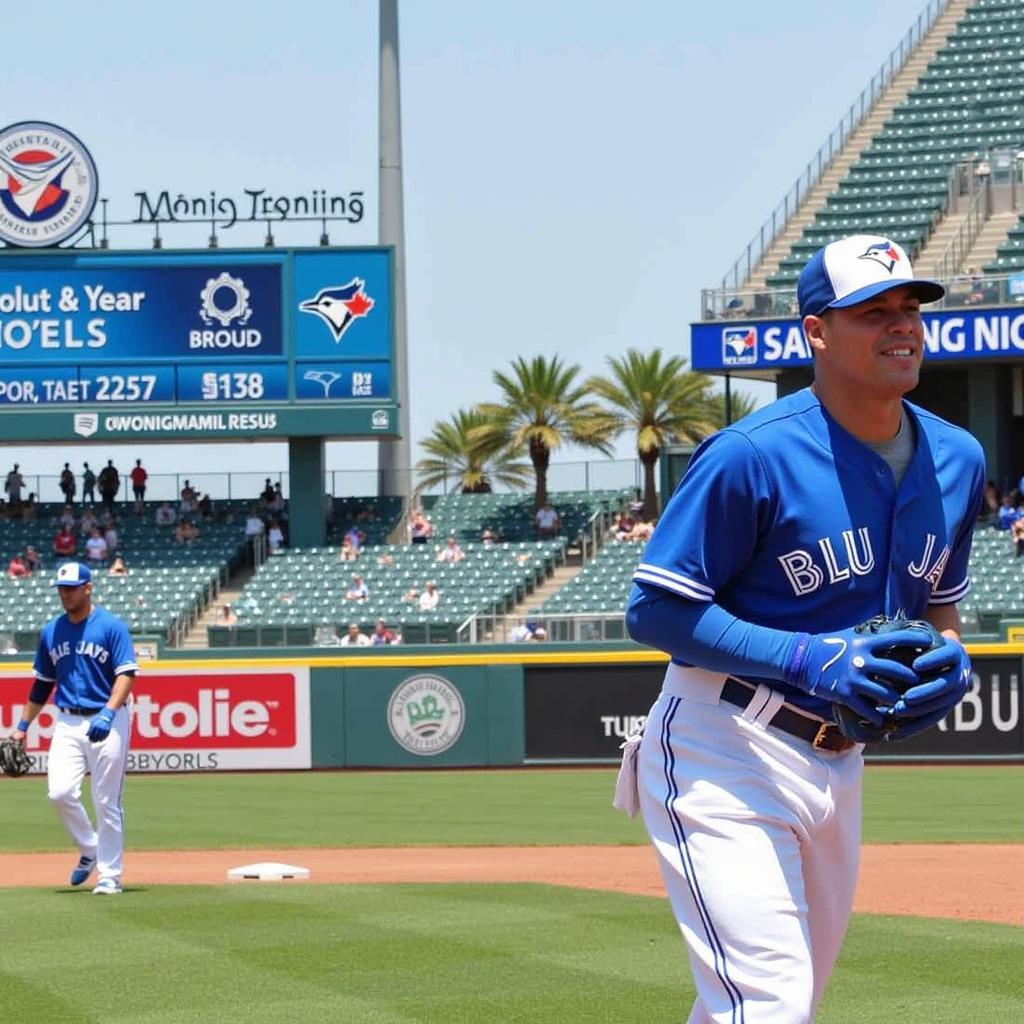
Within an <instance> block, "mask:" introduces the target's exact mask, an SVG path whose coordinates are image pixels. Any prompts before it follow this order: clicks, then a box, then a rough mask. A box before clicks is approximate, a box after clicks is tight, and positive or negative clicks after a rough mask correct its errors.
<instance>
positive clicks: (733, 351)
mask: <svg viewBox="0 0 1024 1024" xmlns="http://www.w3.org/2000/svg"><path fill="white" fill-rule="evenodd" d="M722 362H723V363H724V364H725V365H726V366H742V365H744V364H746V363H756V362H757V328H756V327H725V328H723V329H722Z"/></svg>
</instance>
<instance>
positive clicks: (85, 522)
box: [78, 505, 99, 537]
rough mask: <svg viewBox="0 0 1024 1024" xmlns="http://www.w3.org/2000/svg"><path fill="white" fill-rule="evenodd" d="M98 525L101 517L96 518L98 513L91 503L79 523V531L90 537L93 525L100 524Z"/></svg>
mask: <svg viewBox="0 0 1024 1024" xmlns="http://www.w3.org/2000/svg"><path fill="white" fill-rule="evenodd" d="M98 525H99V519H97V518H96V513H95V512H94V511H93V507H92V505H90V506H89V507H88V508H87V509H86V510H85V511H84V512H83V513H82V520H81V522H80V523H79V524H78V532H79V533H80V534H81V535H82V536H83V537H88V536H89V535H90V534H91V533H92V531H93V527H94V526H98Z"/></svg>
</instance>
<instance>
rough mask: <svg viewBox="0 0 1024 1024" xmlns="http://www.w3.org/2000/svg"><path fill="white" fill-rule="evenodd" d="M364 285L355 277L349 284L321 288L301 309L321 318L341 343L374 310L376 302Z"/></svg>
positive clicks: (301, 305)
mask: <svg viewBox="0 0 1024 1024" xmlns="http://www.w3.org/2000/svg"><path fill="white" fill-rule="evenodd" d="M364 284H365V282H364V281H363V279H362V278H359V277H353V278H352V280H351V281H349V282H348V284H342V285H330V286H328V287H327V288H321V289H320V291H319V292H318V293H317V294H316V295H315V296H314V297H313V298H311V299H306V300H305V302H300V303H299V309H301V310H302V312H303V313H313V314H315V315H316V316H318V317H320V319H321V320H323V322H324V323H325V324H326V325H327V326H328V327H329V328H330V331H331V334H333V335H334V340H335V342H340V341H341V337H342V335H343V334H344V333H345V332H346V331H347V330H348V329H349V327H351V326H352V324H353V323H354V322H355V321H356V320H358V319H359V318H360V317H364V316H366V315H367V314H368V313H369V312H370V310H371V309H373V306H374V301H373V299H371V298H370V296H369V295H367V294H366V292H365V291H363V286H364Z"/></svg>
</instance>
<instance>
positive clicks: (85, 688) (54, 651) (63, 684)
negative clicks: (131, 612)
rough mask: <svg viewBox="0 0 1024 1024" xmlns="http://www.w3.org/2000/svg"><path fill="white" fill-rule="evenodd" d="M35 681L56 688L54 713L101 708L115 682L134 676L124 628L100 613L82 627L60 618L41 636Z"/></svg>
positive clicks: (103, 611)
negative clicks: (58, 709) (62, 709)
mask: <svg viewBox="0 0 1024 1024" xmlns="http://www.w3.org/2000/svg"><path fill="white" fill-rule="evenodd" d="M33 668H34V670H35V674H36V678H37V679H39V680H41V681H42V682H44V683H54V682H55V683H56V684H57V693H56V697H55V701H56V704H57V706H58V707H85V708H91V707H95V708H97V709H99V708H101V707H102V706H103V705H104V704H106V702H107V701H108V700H109V699H110V694H111V691H112V690H113V688H114V681H115V680H116V679H117V677H118V676H119V675H121V674H123V673H126V672H136V671H138V665H137V663H136V661H135V651H134V648H133V647H132V639H131V634H130V633H129V632H128V627H127V626H125V624H124V623H123V622H121V620H120V619H118V618H117V617H116V616H114V615H112V614H111V613H110V612H108V611H107V610H106V609H104V608H99V607H95V606H94V607H93V609H92V610H91V612H90V613H89V615H88V617H87V618H86V619H84V620H83V621H82V622H71V621H70V619H68V617H67V615H59V616H58V617H57V618H55V619H53V620H51V621H50V622H48V623H47V624H46V625H45V626H44V627H43V628H42V631H41V632H40V635H39V647H38V649H37V650H36V658H35V664H34V666H33Z"/></svg>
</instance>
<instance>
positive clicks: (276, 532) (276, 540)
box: [267, 519, 284, 555]
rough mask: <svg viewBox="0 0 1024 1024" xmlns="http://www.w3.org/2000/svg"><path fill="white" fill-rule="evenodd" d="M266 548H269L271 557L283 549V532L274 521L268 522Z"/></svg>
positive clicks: (279, 525)
mask: <svg viewBox="0 0 1024 1024" xmlns="http://www.w3.org/2000/svg"><path fill="white" fill-rule="evenodd" d="M267 547H269V548H270V553H271V554H272V555H276V554H279V553H280V552H281V551H282V550H283V548H284V531H283V530H282V529H281V524H280V523H279V522H278V521H277V520H276V519H272V520H271V521H270V526H269V528H268V529H267Z"/></svg>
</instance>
